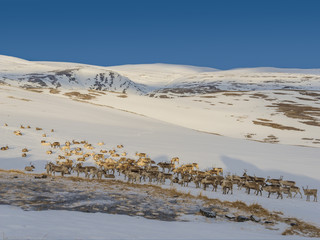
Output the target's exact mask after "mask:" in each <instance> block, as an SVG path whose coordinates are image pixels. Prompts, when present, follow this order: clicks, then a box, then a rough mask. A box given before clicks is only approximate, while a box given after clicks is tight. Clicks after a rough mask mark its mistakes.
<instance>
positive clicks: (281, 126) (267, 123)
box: [252, 121, 304, 131]
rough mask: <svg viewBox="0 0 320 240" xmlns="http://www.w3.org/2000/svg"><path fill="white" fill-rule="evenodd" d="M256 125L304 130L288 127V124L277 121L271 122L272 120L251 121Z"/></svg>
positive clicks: (297, 129)
mask: <svg viewBox="0 0 320 240" xmlns="http://www.w3.org/2000/svg"><path fill="white" fill-rule="evenodd" d="M252 122H253V123H254V124H256V125H261V126H266V127H272V128H276V129H281V130H293V131H304V130H303V129H299V128H295V127H290V126H285V125H281V124H278V123H272V122H265V121H264V122H262V121H252Z"/></svg>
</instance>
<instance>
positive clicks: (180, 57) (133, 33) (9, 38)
mask: <svg viewBox="0 0 320 240" xmlns="http://www.w3.org/2000/svg"><path fill="white" fill-rule="evenodd" d="M0 10H1V11H0V54H3V55H10V56H15V57H21V58H24V59H28V60H47V61H67V62H81V63H88V64H95V65H104V66H106V65H109V66H110V65H120V64H130V63H155V62H163V63H175V64H189V65H196V66H208V67H214V68H220V69H229V68H235V67H256V66H274V67H299V68H320V1H312V0H308V1H303V0H301V1H294V0H291V1H290V0H287V1H286V0H277V1H273V0H268V1H262V0H252V1H246V0H242V1H240V0H237V1H228V0H221V1H213V0H211V1H204V0H203V1H201V0H198V1H186V0H184V1H178V0H176V1H175V0H171V1H166V0H159V1H155V0H153V1H152V0H148V1H139V0H136V1H133V0H132V1H121V0H115V1H96V0H90V1H89V0H88V1H73V0H64V1H49V0H41V1H32V0H20V1H16V0H0Z"/></svg>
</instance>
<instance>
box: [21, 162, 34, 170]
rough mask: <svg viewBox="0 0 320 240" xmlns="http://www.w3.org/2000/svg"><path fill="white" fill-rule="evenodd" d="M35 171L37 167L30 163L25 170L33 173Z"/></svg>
mask: <svg viewBox="0 0 320 240" xmlns="http://www.w3.org/2000/svg"><path fill="white" fill-rule="evenodd" d="M33 169H35V166H34V165H32V164H31V163H30V166H26V167H25V168H24V170H25V171H28V172H32V171H33Z"/></svg>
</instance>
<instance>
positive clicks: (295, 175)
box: [0, 85, 320, 239]
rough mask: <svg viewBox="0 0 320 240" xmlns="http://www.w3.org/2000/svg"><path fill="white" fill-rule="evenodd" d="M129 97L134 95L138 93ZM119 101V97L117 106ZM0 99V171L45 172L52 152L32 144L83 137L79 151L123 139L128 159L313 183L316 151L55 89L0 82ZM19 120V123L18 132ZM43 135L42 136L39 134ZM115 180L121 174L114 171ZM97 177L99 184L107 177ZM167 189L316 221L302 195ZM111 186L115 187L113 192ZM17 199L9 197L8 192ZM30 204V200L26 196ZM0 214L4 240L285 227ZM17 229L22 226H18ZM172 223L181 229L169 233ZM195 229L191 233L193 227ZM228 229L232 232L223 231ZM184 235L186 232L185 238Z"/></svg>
mask: <svg viewBox="0 0 320 240" xmlns="http://www.w3.org/2000/svg"><path fill="white" fill-rule="evenodd" d="M97 93H99V92H97ZM113 94H114V95H115V96H112V95H113ZM101 96H102V97H103V96H105V97H107V96H108V97H110V98H109V100H108V101H115V100H116V99H119V101H121V100H127V99H130V98H131V97H132V96H129V97H127V98H119V97H117V94H116V93H112V94H107V95H104V94H102V95H101ZM136 97H137V98H139V96H136ZM146 99H152V100H153V101H157V100H163V101H165V99H153V98H149V97H144V98H143V100H144V101H142V100H141V101H140V100H139V101H140V102H139V103H140V104H142V103H143V102H145V101H146ZM131 100H132V101H133V103H135V101H137V100H135V99H134V98H132V99H131ZM127 103H128V102H122V104H127ZM0 104H1V105H0V106H1V112H0V119H1V122H0V125H1V127H0V134H1V136H2V137H1V138H0V146H1V147H2V146H6V145H7V146H8V147H9V149H8V150H6V151H1V152H0V169H20V170H22V169H24V167H25V166H28V165H29V164H30V163H32V164H34V166H35V172H37V173H42V172H44V171H45V170H44V166H45V164H46V163H47V162H48V161H53V162H55V161H56V160H57V158H58V155H59V154H60V150H59V149H52V148H50V146H43V145H41V144H40V141H41V140H46V141H48V142H55V141H59V142H61V143H64V142H65V141H67V140H70V141H71V140H72V139H75V140H86V141H88V142H90V143H92V144H93V146H94V149H93V150H89V149H85V148H83V150H84V151H85V152H84V153H90V152H92V151H95V152H99V150H100V149H115V148H116V146H117V144H123V146H124V149H123V150H122V149H121V150H119V153H120V152H122V151H126V153H127V157H128V158H136V157H135V152H137V151H138V152H146V153H147V154H148V156H150V158H151V159H153V160H154V161H156V162H160V161H169V160H170V159H171V158H172V157H174V156H179V157H180V164H187V163H192V162H197V163H198V164H199V167H200V169H201V170H203V169H207V168H211V167H222V168H223V169H224V172H225V174H227V173H232V174H237V175H240V176H241V175H242V174H243V171H244V169H246V170H247V171H248V174H251V175H256V176H259V177H265V178H267V177H268V176H270V177H271V178H279V177H280V176H283V177H284V179H288V180H294V181H296V183H297V186H299V187H300V188H301V187H305V186H307V185H308V186H309V188H317V189H319V188H320V178H319V174H318V166H319V161H318V156H319V154H320V153H319V149H320V148H307V147H299V146H288V145H282V144H270V143H260V142H255V141H245V140H242V139H234V138H229V137H223V136H216V135H213V134H207V133H202V132H198V131H194V130H191V129H187V128H184V127H180V126H177V125H173V124H169V123H165V122H161V121H158V120H155V119H150V118H147V117H144V116H141V115H137V114H133V113H130V112H128V111H119V110H117V109H114V108H110V107H105V106H103V105H97V104H88V103H87V102H86V103H84V102H79V101H72V100H70V99H68V98H66V97H62V96H60V95H59V94H50V93H49V92H45V91H43V92H39V91H36V92H34V91H27V90H24V89H20V88H15V87H10V86H4V85H2V86H0ZM164 104H165V102H160V103H159V106H161V105H164ZM148 106H149V105H144V107H145V108H148ZM92 116H94V117H92ZM171 116H172V115H171ZM175 119H178V115H177V116H175ZM193 120H194V119H193ZM5 124H7V126H5ZM20 125H23V126H24V127H25V128H24V129H21V128H20ZM28 125H30V128H26V126H28ZM36 127H40V128H42V130H38V131H37V130H36ZM51 129H54V131H53V132H51ZM16 130H20V131H21V132H22V136H16V135H15V134H13V132H14V131H16ZM43 134H46V135H45V137H44V135H43ZM101 141H103V142H104V143H105V145H103V146H98V142H101ZM79 146H81V145H79ZM23 148H27V149H28V150H29V152H28V153H27V156H26V157H24V158H22V157H21V149H23ZM49 149H52V151H53V153H52V154H51V155H48V154H47V153H46V152H47V151H48V150H49ZM84 153H83V154H84ZM73 157H75V156H72V157H70V158H71V159H73ZM75 159H76V158H75ZM75 159H73V160H75ZM84 164H85V165H86V166H93V165H94V160H93V159H92V158H90V159H88V160H87V161H86V162H85V163H84ZM13 174H14V173H13ZM13 176H15V175H13ZM11 178H12V177H11ZM21 178H22V177H20V176H19V177H18V178H17V181H20V182H21ZM32 178H33V177H32ZM116 178H120V179H121V177H119V176H118V175H117V176H116ZM19 179H20V180H19ZM33 179H34V178H33ZM9 180H10V178H9ZM2 181H3V179H2ZM34 181H36V182H35V183H37V184H39V183H40V182H37V181H40V180H34ZM41 181H42V180H41ZM52 181H53V182H52ZM52 181H51V182H52V184H55V185H56V187H57V188H60V187H61V185H60V183H59V182H58V181H59V179H56V180H52ZM104 181H106V182H107V181H108V180H104ZM27 182H28V181H27ZM90 184H92V185H93V186H92V185H90V186H91V188H86V191H89V192H90V191H97V192H99V189H97V188H98V187H99V186H101V185H102V182H95V180H92V182H91V183H90ZM80 185H81V183H80V182H76V183H75V185H74V187H75V188H78V187H79V186H80ZM155 185H156V184H155ZM3 186H6V185H3ZM39 186H43V185H39ZM45 186H47V185H45ZM131 186H132V185H131ZM157 186H158V185H157ZM170 187H171V186H170V185H169V183H167V184H166V185H163V188H168V189H170ZM174 187H175V188H177V189H178V190H179V191H185V192H190V193H191V194H192V195H194V196H198V195H199V194H201V195H203V196H208V197H209V198H212V199H219V200H221V201H232V202H234V201H243V202H245V203H247V204H260V205H261V206H263V207H264V208H266V209H268V210H269V211H276V212H280V213H281V214H282V216H283V217H288V218H298V219H301V220H304V221H307V222H310V223H312V224H314V225H315V226H319V216H320V213H319V209H320V208H319V207H318V205H319V203H317V202H306V201H305V196H303V198H302V199H301V198H300V197H296V198H292V199H286V198H284V199H282V200H281V199H276V196H274V195H272V196H271V197H270V198H268V197H267V194H266V193H265V192H264V193H263V195H262V196H256V195H255V194H250V195H248V194H247V193H245V190H244V189H242V190H237V189H236V187H234V194H233V195H230V194H228V195H224V194H222V191H221V189H220V188H219V189H218V191H217V192H214V191H212V190H211V189H210V190H206V191H205V190H203V189H197V188H196V187H195V185H194V184H193V183H190V184H189V187H180V186H179V185H177V184H175V185H174ZM5 188H6V187H4V188H3V189H5ZM23 189H29V188H23ZM36 189H37V190H36V191H33V193H37V191H38V190H39V187H37V188H36ZM95 189H96V190H95ZM116 190H117V189H116ZM118 191H122V190H119V189H118ZM124 191H128V190H124ZM2 192H3V191H2ZM12 193H14V191H12V189H11V190H10V191H9V192H8V194H12ZM100 193H101V192H100ZM57 194H58V195H57V196H59V199H61V198H62V197H63V196H66V194H67V192H63V191H62V190H61V189H59V191H58V192H57ZM135 194H137V193H136V192H133V191H129V192H128V196H135ZM143 194H145V195H144V199H148V197H149V196H148V195H146V192H145V191H144V192H143ZM103 195H104V196H105V195H106V194H103ZM19 196H20V195H14V197H19ZM21 196H23V195H21ZM10 199H11V198H9V200H10ZM32 199H33V198H32ZM9 200H8V201H9ZM80 200H81V199H80ZM28 201H29V200H28ZM30 201H31V202H32V200H30ZM30 201H29V202H30ZM46 201H47V200H46ZM174 201H175V200H173V202H174ZM40 202H41V201H40ZM37 203H38V202H37ZM60 203H61V202H59V204H60ZM85 203H89V204H91V203H90V200H89V199H85V200H84V201H82V202H80V203H79V204H85ZM18 204H19V202H18ZM92 204H93V207H94V206H97V205H98V204H110V203H109V202H108V201H104V202H97V201H94V200H92ZM162 204H166V203H162ZM184 204H185V203H183V204H182V205H184ZM51 205H52V204H51V203H50V206H51ZM17 206H19V205H17ZM75 207H76V206H75ZM60 209H61V206H60ZM29 210H30V209H29ZM0 216H1V220H0V223H1V224H0V231H1V232H3V236H4V238H6V237H8V238H9V239H11V238H12V239H15V238H19V239H20V238H25V237H29V238H36V237H37V238H39V237H43V236H46V238H45V239H61V238H62V237H66V236H68V237H69V238H83V237H84V238H86V239H96V238H103V236H105V235H108V236H109V237H110V238H121V239H132V238H133V237H132V236H135V237H138V236H139V232H141V231H143V229H144V228H141V224H142V225H143V226H148V229H149V231H148V233H146V235H145V237H146V238H156V237H157V238H159V237H160V238H166V239H172V238H177V239H181V238H183V239H188V238H190V239H194V238H197V239H208V236H213V235H212V234H214V233H215V232H219V234H218V235H214V236H218V237H219V239H230V238H234V237H236V238H238V237H239V238H242V239H248V238H251V239H280V238H283V239H288V238H287V237H285V236H281V233H282V232H283V231H285V229H286V228H287V227H288V224H284V223H279V224H276V225H271V226H268V225H265V224H256V223H253V222H247V223H237V222H234V221H228V220H223V219H221V220H220V219H218V218H217V219H213V220H211V219H207V218H205V217H203V216H199V215H185V217H186V218H185V219H182V220H183V221H177V222H165V223H164V222H162V221H159V220H149V219H146V218H143V217H141V216H139V215H136V216H125V215H113V214H106V213H86V212H77V211H61V210H59V211H58V210H50V211H27V212H25V211H21V210H20V209H18V208H17V207H11V206H7V205H3V206H1V211H0ZM21 216H23V218H24V219H25V221H24V222H21V220H20V217H21ZM61 216H63V217H61ZM78 218H81V219H86V220H85V221H83V222H84V223H85V225H84V223H81V224H80V225H78V224H71V222H70V219H72V222H73V223H74V222H75V221H77V219H78ZM101 221H106V222H108V224H107V225H108V227H107V228H101V227H100V225H99V224H97V222H101ZM185 221H187V222H185ZM53 222H54V224H53V225H54V226H53V227H52V228H50V227H49V226H50V225H51V224H50V223H53ZM81 222H82V221H81ZM109 222H111V223H112V225H110V224H111V223H110V224H109ZM124 223H125V224H126V229H125V230H124V229H123V228H122V227H121V226H123V224H124ZM39 224H40V225H39ZM21 226H24V227H23V228H21ZM35 226H43V231H41V232H39V231H38V230H37V228H35ZM66 226H68V230H69V231H68V233H66V234H62V233H61V231H64V230H63V229H65V227H66ZM84 226H86V227H88V228H89V229H90V231H88V232H86V233H82V232H81V228H83V227H84ZM110 226H112V228H111V227H110ZM177 227H178V228H179V229H181V231H177V229H176V228H177ZM185 228H188V229H190V230H188V232H186V231H182V229H185ZM198 231H200V232H201V234H196V235H195V232H198ZM230 231H231V232H232V234H230ZM154 233H157V236H156V237H155V236H154V235H153V234H154ZM235 233H236V235H235ZM132 234H133V235H132ZM186 234H189V235H188V236H186ZM119 236H120V237H119ZM135 237H134V238H135ZM289 238H290V239H300V238H301V237H299V236H292V237H291V236H289Z"/></svg>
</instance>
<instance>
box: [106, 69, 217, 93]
mask: <svg viewBox="0 0 320 240" xmlns="http://www.w3.org/2000/svg"><path fill="white" fill-rule="evenodd" d="M108 69H111V70H114V71H116V72H118V73H120V74H122V75H123V76H126V77H128V78H129V79H131V80H133V81H134V82H137V83H142V84H146V85H149V86H152V87H154V88H161V87H164V86H166V85H168V84H170V83H171V82H172V81H174V80H175V79H179V78H184V77H187V76H188V75H192V74H199V73H202V72H214V71H217V69H215V68H209V67H195V66H188V65H177V64H163V63H155V64H135V65H121V66H111V67H108Z"/></svg>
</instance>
